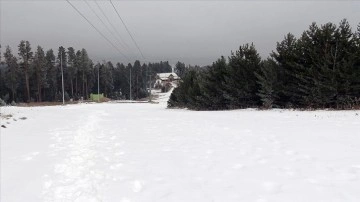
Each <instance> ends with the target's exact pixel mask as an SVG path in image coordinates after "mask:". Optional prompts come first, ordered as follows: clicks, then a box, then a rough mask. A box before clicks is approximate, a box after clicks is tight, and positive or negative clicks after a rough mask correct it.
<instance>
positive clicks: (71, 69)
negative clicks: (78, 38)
mask: <svg viewBox="0 0 360 202" xmlns="http://www.w3.org/2000/svg"><path fill="white" fill-rule="evenodd" d="M75 60H76V54H75V50H74V48H73V47H69V48H68V51H67V66H68V71H67V78H68V82H67V83H70V88H71V97H72V98H74V79H75V77H76V74H77V66H76V65H75V63H76V61H75Z"/></svg>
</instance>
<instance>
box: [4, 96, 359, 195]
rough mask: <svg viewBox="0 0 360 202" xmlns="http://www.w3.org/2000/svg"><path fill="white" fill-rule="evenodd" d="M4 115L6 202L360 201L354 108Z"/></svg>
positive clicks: (33, 110)
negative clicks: (350, 109) (352, 109)
mask: <svg viewBox="0 0 360 202" xmlns="http://www.w3.org/2000/svg"><path fill="white" fill-rule="evenodd" d="M165 98H166V96H161V97H160V101H161V100H163V101H164V100H165ZM1 111H2V113H11V114H13V117H12V118H11V119H8V120H5V119H2V120H1V124H5V125H6V127H7V128H1V199H0V201H2V202H25V201H26V202H39V201H49V202H60V201H61V202H67V201H75V202H79V201H82V202H95V201H99V202H100V201H102V202H149V201H156V202H173V201H179V202H217V201H218V202H232V201H234V202H235V201H236V202H238V201H246V202H248V201H249V202H251V201H255V202H265V201H274V202H282V201H284V202H289V201H306V202H309V201H314V202H319V201H326V202H331V201H354V202H355V201H356V202H358V201H360V111H312V112H308V111H305V112H299V111H283V110H271V111H257V110H250V109H249V110H234V111H216V112H196V111H187V110H178V109H172V110H170V109H166V108H165V103H164V102H161V103H160V104H145V103H131V104H126V103H104V104H78V105H68V106H52V107H29V108H21V107H5V108H2V109H1ZM20 117H27V119H26V120H20V119H19V118H20ZM13 118H15V119H16V121H15V120H13ZM6 122H9V123H6Z"/></svg>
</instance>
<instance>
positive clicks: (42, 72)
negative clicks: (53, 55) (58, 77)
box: [33, 46, 47, 102]
mask: <svg viewBox="0 0 360 202" xmlns="http://www.w3.org/2000/svg"><path fill="white" fill-rule="evenodd" d="M33 66H34V70H35V75H36V86H37V96H38V101H39V102H41V101H42V98H41V96H42V91H41V90H42V89H43V88H44V86H46V84H47V83H46V80H47V79H46V76H47V75H46V74H47V72H46V70H47V69H46V66H47V65H46V57H45V52H44V50H43V49H42V48H41V47H40V46H38V47H37V50H36V52H35V56H34V62H33Z"/></svg>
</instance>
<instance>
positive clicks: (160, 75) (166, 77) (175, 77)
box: [156, 72, 180, 80]
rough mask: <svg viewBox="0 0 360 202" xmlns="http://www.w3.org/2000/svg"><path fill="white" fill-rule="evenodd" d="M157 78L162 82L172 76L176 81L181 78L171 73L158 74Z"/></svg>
mask: <svg viewBox="0 0 360 202" xmlns="http://www.w3.org/2000/svg"><path fill="white" fill-rule="evenodd" d="M156 76H157V77H159V78H160V79H161V80H164V79H168V78H169V77H170V76H173V78H174V79H180V77H179V76H178V75H177V74H176V73H173V72H170V73H158V74H156Z"/></svg>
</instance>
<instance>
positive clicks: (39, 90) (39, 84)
mask: <svg viewBox="0 0 360 202" xmlns="http://www.w3.org/2000/svg"><path fill="white" fill-rule="evenodd" d="M36 77H37V87H38V101H39V102H41V82H40V75H39V73H37V74H36Z"/></svg>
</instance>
